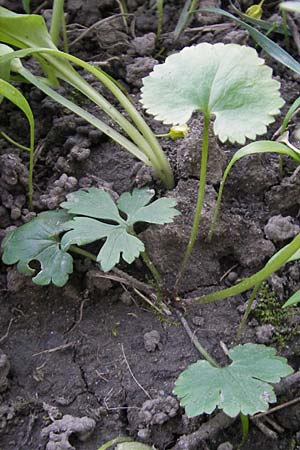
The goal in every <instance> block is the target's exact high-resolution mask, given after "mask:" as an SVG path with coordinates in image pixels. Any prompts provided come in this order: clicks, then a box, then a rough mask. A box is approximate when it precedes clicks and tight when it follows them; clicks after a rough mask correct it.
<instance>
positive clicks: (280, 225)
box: [264, 214, 300, 242]
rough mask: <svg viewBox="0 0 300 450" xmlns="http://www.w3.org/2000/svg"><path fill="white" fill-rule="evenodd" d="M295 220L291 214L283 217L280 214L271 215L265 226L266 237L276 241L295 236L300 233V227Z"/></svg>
mask: <svg viewBox="0 0 300 450" xmlns="http://www.w3.org/2000/svg"><path fill="white" fill-rule="evenodd" d="M293 222H294V221H293V218H292V217H291V216H286V217H283V216H282V215H281V214H279V215H278V216H273V217H271V218H270V219H269V221H268V223H267V225H266V226H265V228H264V232H265V235H266V237H267V238H268V239H271V241H274V242H281V241H285V240H286V239H290V238H293V237H295V236H296V235H297V234H298V233H299V231H300V227H299V225H296V224H294V223H293Z"/></svg>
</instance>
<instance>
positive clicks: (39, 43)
mask: <svg viewBox="0 0 300 450" xmlns="http://www.w3.org/2000/svg"><path fill="white" fill-rule="evenodd" d="M0 41H2V42H4V43H6V44H8V45H13V46H15V47H17V48H20V49H22V50H18V51H15V52H14V53H13V54H12V53H11V52H8V53H7V54H6V55H3V56H1V58H0V64H1V65H3V64H8V63H9V62H10V63H11V67H12V69H13V70H14V71H16V72H17V73H18V75H20V76H21V77H22V78H23V79H24V80H26V81H28V82H30V83H31V84H33V85H34V86H36V87H38V88H39V89H41V90H42V91H43V92H44V93H46V94H47V95H49V96H50V97H51V98H53V99H54V100H55V101H57V102H59V103H61V104H62V105H63V106H65V107H67V108H68V109H70V110H71V111H73V112H74V113H76V114H78V115H80V116H81V117H84V118H85V119H86V120H87V121H88V122H90V123H91V124H92V125H94V126H95V127H97V128H98V129H99V130H101V131H102V132H104V133H105V134H107V135H108V136H109V137H111V138H112V139H113V140H115V141H116V142H117V143H119V144H120V145H122V146H123V147H124V148H125V149H126V150H128V151H129V152H130V153H131V154H133V155H134V156H135V157H137V158H138V159H140V160H141V161H143V162H144V163H145V164H146V165H150V166H152V167H153V168H154V170H155V172H156V173H157V176H158V177H159V178H160V179H161V180H162V182H163V183H164V184H165V185H166V187H167V188H172V187H173V184H174V181H173V174H172V170H171V167H170V165H169V162H168V160H167V158H166V156H165V155H164V153H163V151H162V149H161V147H160V145H159V143H158V141H157V139H156V137H155V136H154V134H153V133H152V131H151V130H150V128H149V127H148V125H147V124H146V122H145V121H144V120H143V118H142V117H141V115H140V114H139V113H138V111H137V110H136V109H135V107H134V106H133V104H132V102H131V101H130V100H129V99H128V97H127V96H126V95H125V94H124V93H123V92H122V91H121V90H120V89H119V87H118V86H117V84H116V83H115V82H114V81H112V79H111V77H109V76H108V75H107V74H105V72H103V71H102V70H100V69H98V68H96V67H93V66H91V65H90V64H88V63H85V62H84V61H82V60H80V59H79V58H76V57H74V56H72V55H69V54H67V53H64V52H61V51H59V50H58V49H57V48H56V46H55V45H54V43H53V41H52V39H51V37H50V35H49V33H48V31H47V28H46V25H45V22H44V20H43V18H42V17H40V16H37V15H24V14H15V13H12V12H10V11H9V10H7V9H5V8H2V7H0ZM28 56H35V57H36V59H37V60H38V62H39V64H40V66H41V68H42V69H43V71H44V73H45V75H46V77H47V79H46V80H44V79H41V78H40V77H37V76H36V75H34V74H33V73H32V72H30V70H29V69H26V68H25V67H23V66H22V64H21V63H20V61H19V60H18V59H19V58H25V57H28ZM72 64H75V65H77V66H79V67H81V68H83V69H85V70H87V71H89V72H90V73H92V74H93V75H94V76H95V77H96V78H97V79H98V80H100V81H101V82H102V83H103V84H104V86H105V87H106V88H108V89H109V90H110V92H111V93H112V94H113V95H114V96H115V98H116V99H117V100H118V101H119V102H120V104H121V106H122V107H123V108H124V109H125V111H126V112H127V113H128V115H129V117H130V118H131V120H132V122H133V124H132V123H131V122H130V121H129V120H127V119H126V118H125V116H124V115H123V114H122V113H121V112H120V111H119V110H118V109H117V108H115V107H114V106H113V105H112V104H111V103H109V102H108V101H107V100H106V99H105V98H104V97H103V96H102V95H101V94H100V93H99V92H97V91H96V90H95V89H94V88H92V86H91V85H89V84H88V83H87V82H86V81H85V80H84V78H82V77H81V76H80V75H79V74H78V73H77V72H76V70H75V69H74V68H73V66H72ZM58 80H63V81H65V82H67V83H69V84H70V85H71V86H72V87H73V88H75V89H77V90H78V91H80V92H81V93H82V94H83V95H85V96H86V97H87V98H88V99H90V100H91V101H92V102H94V103H95V104H96V105H97V106H98V107H100V108H101V109H102V110H103V111H104V112H105V113H106V114H107V115H108V116H110V117H111V118H112V119H113V121H114V122H115V123H116V124H117V125H118V126H120V127H121V129H122V130H123V131H124V132H125V134H126V135H127V136H128V138H129V139H128V138H127V137H126V136H124V135H122V134H121V133H119V132H118V131H116V130H114V129H113V128H112V127H110V126H108V125H107V124H106V123H105V122H103V121H101V120H100V119H97V118H96V117H95V116H92V115H91V114H89V113H88V112H87V111H85V110H83V109H82V108H80V107H79V106H78V105H76V104H74V103H73V102H71V101H70V100H68V99H66V98H65V97H62V96H61V95H60V94H58V93H57V92H56V91H54V90H53V89H52V87H51V86H54V87H58V85H59V83H58ZM49 84H50V85H49Z"/></svg>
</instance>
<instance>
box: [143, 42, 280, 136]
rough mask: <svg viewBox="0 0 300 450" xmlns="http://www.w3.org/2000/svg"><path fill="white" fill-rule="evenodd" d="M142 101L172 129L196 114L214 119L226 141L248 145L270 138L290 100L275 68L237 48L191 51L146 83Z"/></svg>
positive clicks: (217, 131)
mask: <svg viewBox="0 0 300 450" xmlns="http://www.w3.org/2000/svg"><path fill="white" fill-rule="evenodd" d="M143 81H144V86H143V88H142V99H141V102H142V104H143V105H144V107H145V108H146V110H147V112H148V113H151V114H153V115H154V116H155V118H156V119H158V120H162V121H163V122H164V123H167V124H174V125H176V124H179V125H181V124H184V123H186V122H187V121H188V120H189V119H190V117H191V115H192V113H193V112H194V111H197V110H200V111H201V112H202V113H204V114H209V115H214V116H215V121H214V132H215V134H216V135H217V136H219V138H220V140H221V141H222V142H225V141H226V140H229V141H231V142H238V143H241V144H244V142H245V139H246V138H249V139H255V137H256V135H257V134H258V135H261V134H264V133H265V132H266V130H267V127H266V126H267V125H268V124H270V123H272V122H273V121H274V117H273V116H274V115H275V114H278V113H279V111H280V108H281V106H282V105H283V104H284V101H283V100H282V98H281V97H280V94H279V86H280V84H279V83H278V81H276V80H274V79H272V70H271V68H269V67H267V66H266V65H264V61H263V60H262V59H261V58H259V57H258V55H257V53H256V51H255V50H254V49H252V48H250V47H245V46H240V45H237V44H227V45H224V44H221V43H219V44H214V45H212V44H207V43H202V44H199V45H196V46H193V47H186V48H184V49H183V50H182V51H181V52H179V53H177V54H174V55H171V56H169V57H168V58H167V59H166V61H165V63H164V64H160V65H157V66H155V67H154V70H153V72H152V73H151V74H150V75H149V76H148V77H146V78H144V80H143Z"/></svg>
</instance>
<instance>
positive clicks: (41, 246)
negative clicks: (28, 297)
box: [2, 211, 73, 287]
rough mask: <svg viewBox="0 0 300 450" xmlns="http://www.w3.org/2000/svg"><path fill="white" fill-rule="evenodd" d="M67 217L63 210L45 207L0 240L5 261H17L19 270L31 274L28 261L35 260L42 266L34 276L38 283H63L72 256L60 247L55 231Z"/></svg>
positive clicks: (58, 230)
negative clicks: (51, 209)
mask: <svg viewBox="0 0 300 450" xmlns="http://www.w3.org/2000/svg"><path fill="white" fill-rule="evenodd" d="M69 219H70V216H69V215H68V214H67V213H66V212H65V211H47V212H44V213H41V214H39V215H38V216H37V217H36V218H34V219H33V220H31V221H30V222H28V223H26V224H25V225H22V226H21V227H19V228H16V229H15V230H13V231H12V232H11V233H9V234H8V235H7V236H6V237H5V239H4V241H3V243H2V250H3V256H2V260H3V262H4V263H5V264H15V263H18V266H17V267H18V270H19V272H21V273H24V274H25V275H31V276H32V275H33V274H34V273H35V270H34V269H32V268H31V267H30V265H29V264H30V262H32V261H38V262H39V263H40V265H41V269H40V270H39V271H38V273H37V275H35V277H34V278H33V281H34V282H35V283H36V284H39V285H42V286H44V285H47V284H49V283H51V282H52V283H53V284H55V285H56V286H59V287H61V286H64V285H65V284H66V282H67V281H68V278H69V274H70V273H72V272H73V258H72V256H71V255H69V254H68V253H66V252H64V251H63V250H62V249H61V248H60V244H59V241H58V235H59V234H60V233H61V231H62V229H63V225H64V223H65V222H66V221H68V220H69Z"/></svg>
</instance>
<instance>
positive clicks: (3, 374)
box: [0, 350, 10, 392]
mask: <svg viewBox="0 0 300 450" xmlns="http://www.w3.org/2000/svg"><path fill="white" fill-rule="evenodd" d="M9 370H10V362H9V359H8V356H7V355H6V354H5V353H3V352H2V350H0V392H4V391H6V389H7V388H8V384H9V382H8V379H7V376H8V373H9Z"/></svg>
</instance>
